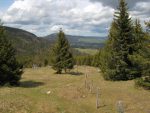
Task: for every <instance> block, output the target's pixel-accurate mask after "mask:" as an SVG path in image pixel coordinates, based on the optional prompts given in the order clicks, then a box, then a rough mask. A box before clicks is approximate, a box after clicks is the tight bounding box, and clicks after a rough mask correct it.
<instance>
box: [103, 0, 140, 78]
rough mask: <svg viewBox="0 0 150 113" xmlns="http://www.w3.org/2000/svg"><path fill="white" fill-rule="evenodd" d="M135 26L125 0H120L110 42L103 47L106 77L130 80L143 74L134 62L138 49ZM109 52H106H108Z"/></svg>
mask: <svg viewBox="0 0 150 113" xmlns="http://www.w3.org/2000/svg"><path fill="white" fill-rule="evenodd" d="M138 43H139V41H137V40H136V38H135V35H134V28H133V25H132V22H131V18H130V17H129V14H128V9H127V4H126V2H125V0H120V3H119V8H118V11H117V12H115V17H114V20H113V22H112V25H111V29H110V33H109V39H108V42H107V44H106V46H105V48H104V49H103V52H101V54H102V58H101V59H102V61H103V62H102V63H101V67H102V71H103V72H104V74H105V75H104V78H105V79H110V80H128V79H134V78H136V77H140V76H141V71H139V66H138V65H135V64H134V63H133V62H132V56H134V54H135V53H136V52H137V51H138V48H137V46H136V45H137V44H138ZM105 51H106V52H107V53H106V52H105Z"/></svg>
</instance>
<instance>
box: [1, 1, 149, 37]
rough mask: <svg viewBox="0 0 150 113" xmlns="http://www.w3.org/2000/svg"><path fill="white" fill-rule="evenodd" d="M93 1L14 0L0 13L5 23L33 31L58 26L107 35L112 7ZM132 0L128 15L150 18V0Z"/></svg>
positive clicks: (72, 31)
mask: <svg viewBox="0 0 150 113" xmlns="http://www.w3.org/2000/svg"><path fill="white" fill-rule="evenodd" d="M93 1H94V0H15V1H14V3H13V4H12V5H11V6H10V7H9V8H8V10H7V11H6V12H5V13H4V14H3V16H2V20H3V22H4V23H5V25H8V26H12V27H19V28H22V29H25V30H28V31H30V32H33V33H35V34H37V35H47V34H50V33H53V32H56V31H58V30H59V28H60V27H62V28H63V29H64V30H65V32H66V33H67V34H73V35H99V36H100V35H104V34H105V35H107V31H108V29H107V28H109V26H110V23H111V21H112V19H113V14H114V8H113V7H111V5H109V4H113V3H112V1H110V0H97V1H99V2H93ZM128 1H129V0H128ZM134 1H136V2H135V4H134V5H135V6H134V7H133V3H132V7H133V8H132V11H131V15H132V16H133V17H134V18H139V19H141V20H142V21H144V20H145V19H146V20H147V19H150V18H149V17H150V13H149V11H150V7H149V6H150V2H147V0H144V1H143V2H138V0H134ZM104 3H105V4H104ZM115 3H116V2H115ZM130 3H131V1H130ZM103 4H104V5H103ZM106 4H107V5H106ZM114 5H117V4H114ZM0 16H1V13H0Z"/></svg>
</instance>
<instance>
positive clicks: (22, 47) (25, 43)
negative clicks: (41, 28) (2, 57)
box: [4, 27, 51, 55]
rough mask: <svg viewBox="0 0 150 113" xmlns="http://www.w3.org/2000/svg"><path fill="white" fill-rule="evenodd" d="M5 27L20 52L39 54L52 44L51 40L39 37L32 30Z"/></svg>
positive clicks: (8, 36) (9, 37) (7, 34)
mask: <svg viewBox="0 0 150 113" xmlns="http://www.w3.org/2000/svg"><path fill="white" fill-rule="evenodd" d="M4 29H5V31H6V37H7V38H8V39H9V40H10V41H11V42H12V44H13V46H14V47H15V48H16V49H17V53H18V54H22V55H30V54H37V53H39V51H41V50H43V49H46V50H47V49H48V48H49V47H50V45H51V42H50V41H49V40H47V39H42V38H39V37H37V36H36V35H34V34H32V33H30V32H27V31H24V30H21V29H17V28H11V27H4Z"/></svg>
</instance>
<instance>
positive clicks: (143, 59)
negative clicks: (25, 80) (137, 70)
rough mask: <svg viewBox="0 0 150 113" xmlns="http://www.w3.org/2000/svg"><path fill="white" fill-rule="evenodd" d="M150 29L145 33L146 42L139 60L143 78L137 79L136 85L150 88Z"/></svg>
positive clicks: (149, 27) (148, 27)
mask: <svg viewBox="0 0 150 113" xmlns="http://www.w3.org/2000/svg"><path fill="white" fill-rule="evenodd" d="M146 25H147V29H150V26H149V25H150V22H149V23H146ZM149 33H150V31H149V30H147V32H146V33H145V34H144V44H143V46H142V49H141V50H140V52H139V54H140V59H139V60H138V61H139V63H140V64H141V67H142V76H143V77H142V78H140V79H137V80H136V81H135V85H136V86H138V87H143V88H145V89H149V90H150V46H149V45H150V34H149Z"/></svg>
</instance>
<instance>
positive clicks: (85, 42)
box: [43, 33, 107, 49]
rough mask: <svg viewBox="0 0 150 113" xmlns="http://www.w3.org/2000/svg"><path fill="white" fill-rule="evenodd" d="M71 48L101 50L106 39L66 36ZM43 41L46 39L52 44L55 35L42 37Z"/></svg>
mask: <svg viewBox="0 0 150 113" xmlns="http://www.w3.org/2000/svg"><path fill="white" fill-rule="evenodd" d="M66 37H67V38H68V40H69V42H70V43H71V46H72V47H73V48H90V49H91V48H96V49H97V48H101V47H103V46H104V42H105V40H106V39H107V37H95V36H72V35H66ZM43 38H44V39H48V40H50V41H51V42H54V41H55V39H56V38H57V34H56V33H54V34H51V35H48V36H45V37H43Z"/></svg>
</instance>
